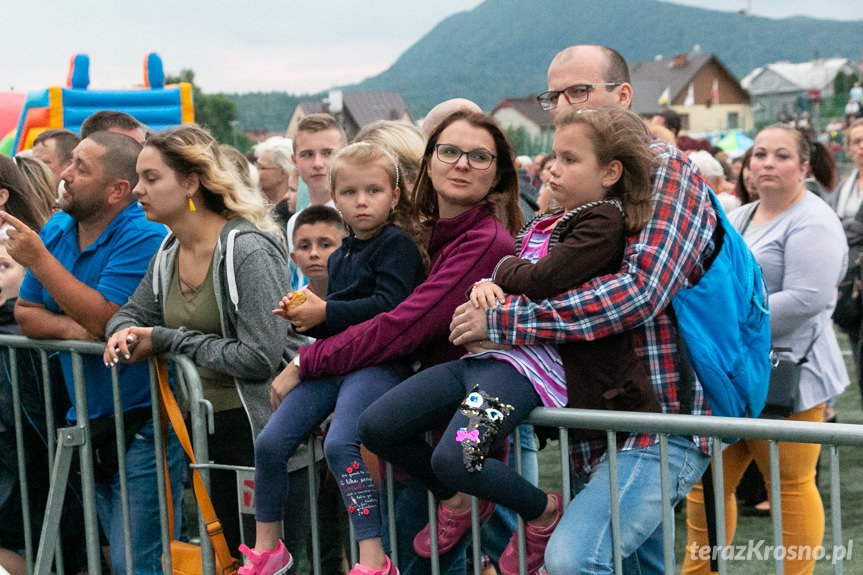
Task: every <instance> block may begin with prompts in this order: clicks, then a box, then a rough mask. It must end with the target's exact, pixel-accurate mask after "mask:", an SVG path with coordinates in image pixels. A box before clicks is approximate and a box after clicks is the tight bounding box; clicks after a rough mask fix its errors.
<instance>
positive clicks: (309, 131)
mask: <svg viewBox="0 0 863 575" xmlns="http://www.w3.org/2000/svg"><path fill="white" fill-rule="evenodd" d="M345 144H347V137H346V136H345V131H344V130H343V129H342V127H341V126H340V125H339V123H338V121H336V119H335V118H334V117H333V116H330V115H329V114H310V115H308V116H306V117H305V118H303V119H302V120H300V123H299V124H298V125H297V133H296V134H295V135H294V153H293V155H292V156H291V161H293V163H294V165H295V166H296V167H297V173H299V175H300V179H301V180H302V181H303V182H305V184H306V186H307V188H308V190H309V207H311V206H329V207H331V208H332V207H335V206H334V204H333V201H332V200H331V199H330V186H329V182H328V181H327V168H328V167H329V165H330V160H332V159H333V157H334V156H335V155H336V152H338V151H339V150H340V149H342V148H343V147H345ZM302 212H303V210H299V211H298V212H297V213H296V214H294V215H293V216H292V217H291V219H290V220H289V221H288V227H287V238H288V252H289V253H293V251H294V244H293V236H294V228H295V226H296V222H297V217H298V216H299V215H300V214H301V213H302ZM336 247H338V246H336ZM295 264H296V262H294V261H293V256H291V288H292V289H294V290H300V289H303V288H304V287H305V286H306V284H307V283H308V279H307V278H306V276H305V275H304V274H303V273H302V272H301V271H300V270H299V269H298V267H297V265H295ZM324 266H325V267H326V259H324ZM321 297H323V296H321Z"/></svg>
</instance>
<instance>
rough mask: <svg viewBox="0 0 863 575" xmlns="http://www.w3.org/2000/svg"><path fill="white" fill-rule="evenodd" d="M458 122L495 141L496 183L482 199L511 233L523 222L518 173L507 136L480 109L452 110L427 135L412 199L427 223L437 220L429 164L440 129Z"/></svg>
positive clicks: (436, 206)
mask: <svg viewBox="0 0 863 575" xmlns="http://www.w3.org/2000/svg"><path fill="white" fill-rule="evenodd" d="M459 121H464V122H467V123H468V124H470V125H471V126H473V127H475V128H480V129H482V130H485V131H486V132H488V133H489V135H490V136H491V137H492V139H493V140H494V145H495V149H494V150H492V152H493V153H494V155H495V156H496V159H495V162H494V164H493V166H494V169H495V170H496V178H495V182H496V183H495V184H494V185H493V186H492V188H491V189H490V190H489V191H488V194H487V195H486V196H485V200H484V201H485V202H486V203H489V204H491V205H492V206H493V207H494V213H495V216H497V219H498V220H500V222H501V223H502V224H503V225H504V226H505V227H506V229H508V230H509V232H510V233H511V234H512V235H513V236H514V235H515V234H517V233H518V231H519V230H520V229H521V226H522V224H523V223H524V220H523V218H522V215H521V210H520V209H519V207H518V174H517V173H516V171H515V154H514V152H513V149H512V146H511V145H510V144H509V141H508V140H507V138H506V135H505V134H504V133H503V131H502V130H501V129H500V127H499V126H498V125H497V123H496V122H495V121H494V119H493V118H492V117H491V116H488V115H486V114H483V113H481V112H474V111H471V110H466V109H462V110H458V111H457V112H453V113H452V114H450V115H449V116H447V117H446V118H444V119H443V121H442V122H441V123H440V124H439V125H438V127H437V128H435V130H434V132H432V133H431V135H430V136H429V139H428V143H427V144H426V149H425V153H424V154H423V161H422V164H421V165H420V172H419V179H417V183H416V186H415V188H414V198H415V199H416V204H417V208H418V209H419V213H420V217H421V218H422V219H423V220H424V221H425V222H426V223H430V224H433V223H434V222H436V221H437V220H438V218H439V217H440V210H439V209H438V198H437V191H435V189H434V185H432V181H431V178H430V177H429V163H430V162H432V161H433V160H434V153H435V148H434V147H435V144H437V142H438V139H439V138H440V135H441V132H443V131H444V130H445V129H447V128H448V127H449V126H450V125H452V124H454V123H455V122H459ZM489 169H492V168H489Z"/></svg>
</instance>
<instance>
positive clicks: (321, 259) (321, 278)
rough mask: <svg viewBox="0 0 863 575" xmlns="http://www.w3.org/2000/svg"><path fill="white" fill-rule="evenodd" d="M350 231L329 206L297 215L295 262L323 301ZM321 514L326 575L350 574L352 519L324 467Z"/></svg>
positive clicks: (322, 559)
mask: <svg viewBox="0 0 863 575" xmlns="http://www.w3.org/2000/svg"><path fill="white" fill-rule="evenodd" d="M346 233H347V230H346V229H345V225H344V222H342V217H341V216H340V215H339V213H338V212H337V211H336V210H335V209H334V208H331V207H328V206H309V207H307V208H305V209H303V210H301V211H300V212H298V213H297V216H296V219H295V220H294V233H293V237H292V238H291V240H292V244H293V250H292V251H291V253H290V256H291V262H293V263H294V265H295V266H296V267H297V269H299V271H300V273H301V274H303V276H305V277H306V278H307V279H308V285H309V288H308V289H309V290H310V291H311V292H312V293H314V294H315V295H316V296H318V297H319V298H321V299H326V297H327V283H328V282H327V280H328V278H329V274H328V273H327V261H328V260H329V259H330V254H332V253H333V252H334V251H336V250H337V249H338V248H339V246H341V245H342V239H343V238H344V237H345V234H346ZM319 473H320V474H321V477H320V479H321V490H320V492H319V493H318V514H319V520H320V521H321V523H320V524H321V526H322V527H321V531H320V537H321V539H322V543H323V545H322V546H321V568H322V570H323V572H325V573H332V572H342V573H346V572H347V569H345V568H343V566H344V565H347V564H346V563H345V561H344V553H343V552H342V541H343V539H344V538H345V537H347V533H348V517H347V514H346V512H345V508H344V506H343V505H342V500H341V495H340V494H339V488H338V486H337V485H336V482H335V479H333V477H332V475H331V474H330V473H329V471H328V469H327V467H326V465H323V466H322V467H321V468H320V470H319ZM310 549H311V548H310V547H309V554H311V550H310Z"/></svg>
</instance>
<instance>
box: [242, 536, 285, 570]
mask: <svg viewBox="0 0 863 575" xmlns="http://www.w3.org/2000/svg"><path fill="white" fill-rule="evenodd" d="M240 553H242V554H243V555H245V556H246V561H245V563H243V566H242V567H240V568H239V569H238V570H237V574H238V575H284V574H285V573H287V572H288V569H290V568H291V565H293V564H294V558H293V557H291V554H290V553H289V552H288V548H287V547H285V544H284V543H282V542H281V541H279V548H278V549H276V550H275V551H262V552H260V553H259V552H257V551H255V550H254V549H249V548H248V547H246V546H245V545H240Z"/></svg>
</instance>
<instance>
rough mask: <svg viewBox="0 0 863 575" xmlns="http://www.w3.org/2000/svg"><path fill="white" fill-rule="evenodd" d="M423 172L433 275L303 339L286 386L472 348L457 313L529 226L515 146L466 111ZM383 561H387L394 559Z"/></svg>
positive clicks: (445, 129)
mask: <svg viewBox="0 0 863 575" xmlns="http://www.w3.org/2000/svg"><path fill="white" fill-rule="evenodd" d="M419 174H420V175H419V179H418V180H417V183H416V186H415V189H414V200H415V202H416V204H417V208H418V209H419V211H420V215H421V217H422V218H423V220H424V222H425V224H426V225H427V226H428V229H429V239H428V245H427V246H426V249H427V251H428V255H429V258H430V266H429V274H428V277H427V278H426V280H425V281H424V282H423V283H421V284H420V285H419V286H418V287H417V288H416V289H415V290H414V291H413V293H411V295H410V296H408V298H407V299H406V300H404V301H403V302H402V303H400V304H399V305H398V306H396V307H395V309H393V310H392V311H390V312H387V313H382V314H379V315H377V316H375V317H374V318H372V319H370V320H368V321H365V322H363V323H360V324H357V325H354V326H351V327H349V328H348V329H346V330H345V331H343V332H341V333H340V334H337V335H334V336H332V337H329V338H327V339H322V340H318V341H316V342H314V343H312V344H311V345H308V346H304V347H301V348H300V350H299V354H298V355H297V356H296V358H295V360H294V362H293V363H292V364H291V365H289V366H288V367H287V368H285V369H284V370H283V371H282V373H281V374H280V375H279V376H278V378H277V380H278V382H277V383H278V385H280V386H284V387H286V388H290V387H292V386H293V385H294V384H295V383H296V382H298V381H299V380H300V379H303V380H310V379H321V378H326V377H333V376H338V375H347V374H350V373H353V372H355V371H358V370H360V369H363V368H367V367H372V366H375V365H378V364H381V363H383V362H386V361H389V360H392V359H396V358H406V357H407V358H411V359H412V360H414V361H415V362H416V363H418V364H419V366H420V369H422V368H425V367H428V366H431V365H436V364H438V363H442V362H444V361H450V360H454V359H457V358H458V357H459V356H460V355H462V353H464V351H463V349H462V348H457V347H455V346H454V345H452V344H451V343H450V342H449V339H448V336H449V323H450V320H451V319H452V315H453V312H454V311H455V308H456V307H457V306H458V305H460V304H462V303H463V302H464V298H465V293H466V292H467V290H468V289H469V288H470V287H471V285H472V284H473V282H474V281H475V280H476V279H478V278H481V277H488V276H490V275H491V273H492V271H493V270H494V266H495V264H497V262H498V261H500V259H501V258H503V257H504V256H506V255H512V253H513V252H514V249H515V243H514V240H513V236H514V235H515V233H516V232H517V231H518V230H519V228H520V227H521V224H522V217H521V211H520V210H519V206H518V177H517V175H516V171H515V163H514V154H513V150H512V148H511V147H510V145H509V143H508V142H507V139H506V136H505V135H504V134H503V132H502V131H501V129H500V128H499V127H498V126H497V124H496V123H495V122H494V120H493V119H491V118H490V117H489V116H486V115H485V114H482V113H478V112H472V111H467V110H459V111H457V112H455V113H453V114H451V115H450V116H448V117H446V118H445V119H444V120H443V121H442V122H441V123H440V125H439V126H438V127H437V128H436V129H435V130H434V131H433V132H432V134H431V136H430V137H429V141H428V143H427V145H426V147H425V153H424V155H423V160H422V164H421V166H420V171H419ZM274 384H275V383H274ZM380 559H381V562H380V564H381V565H383V564H384V562H385V559H386V558H385V557H381V558H380ZM355 570H356V568H355ZM351 573H355V571H353V570H352V571H351ZM356 573H357V574H358V573H360V572H359V571H356ZM367 573H382V574H390V573H391V574H393V575H394V574H395V573H397V571H396V570H395V568H391V569H389V570H387V569H380V570H376V571H371V570H370V571H368V572H367Z"/></svg>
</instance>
